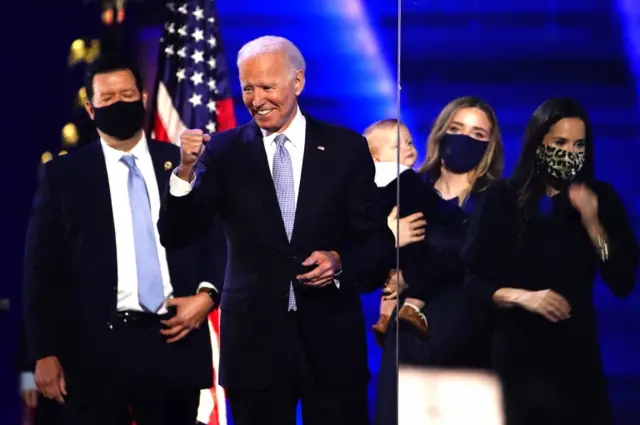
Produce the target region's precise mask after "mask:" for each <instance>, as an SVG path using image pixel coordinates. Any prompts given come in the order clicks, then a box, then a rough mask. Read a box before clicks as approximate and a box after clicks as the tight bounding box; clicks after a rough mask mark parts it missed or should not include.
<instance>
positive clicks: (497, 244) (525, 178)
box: [463, 98, 638, 425]
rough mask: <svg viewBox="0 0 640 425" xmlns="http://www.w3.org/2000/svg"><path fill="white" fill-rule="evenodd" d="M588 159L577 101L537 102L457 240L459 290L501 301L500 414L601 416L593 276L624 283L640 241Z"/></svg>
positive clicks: (522, 423) (520, 420) (497, 347)
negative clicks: (514, 150) (501, 177)
mask: <svg viewBox="0 0 640 425" xmlns="http://www.w3.org/2000/svg"><path fill="white" fill-rule="evenodd" d="M593 163H594V150H593V136H592V132H591V127H590V124H589V120H588V117H587V114H586V112H585V111H584V109H583V108H582V107H581V106H580V105H579V104H578V103H576V102H575V101H573V100H570V99H563V98H556V99H551V100H548V101H546V102H544V103H543V104H542V105H540V106H539V107H538V109H536V111H535V112H534V113H533V116H532V117H531V120H530V122H529V125H528V127H527V130H526V134H525V140H524V147H523V150H522V154H521V156H520V160H519V162H518V164H517V166H516V169H515V172H514V174H513V177H512V178H511V179H510V180H508V181H499V182H496V183H495V184H494V185H492V187H490V188H489V189H488V190H487V195H486V197H485V199H484V200H483V203H482V205H480V206H479V212H478V214H477V215H476V216H475V218H474V221H473V223H472V226H471V230H470V237H469V241H468V244H467V245H466V246H465V249H464V250H463V257H464V258H465V260H466V261H467V263H468V267H469V269H470V274H469V275H468V282H467V283H468V287H469V289H470V290H471V291H473V293H474V294H475V295H476V296H477V297H479V298H480V299H482V300H485V301H486V302H487V303H491V304H493V305H497V306H499V307H502V308H500V309H499V310H498V316H497V317H496V328H495V334H494V350H493V360H494V365H495V368H496V369H497V371H498V373H499V374H500V376H501V378H502V381H503V386H504V388H503V391H504V397H505V403H506V413H507V421H508V424H509V425H528V424H531V425H534V424H535V425H538V424H545V425H552V424H562V425H567V424H581V425H587V424H593V425H596V424H597V425H606V424H610V423H611V414H610V408H609V405H608V401H607V396H606V392H605V380H604V375H603V372H602V361H601V358H600V350H599V347H598V338H597V333H596V317H595V316H596V314H595V309H594V305H593V286H594V281H595V275H596V273H597V272H600V274H601V276H602V278H603V280H604V281H605V283H606V284H607V285H608V286H609V288H610V289H611V290H612V291H613V293H614V294H616V295H617V296H619V297H622V296H625V295H627V294H629V292H631V290H632V288H633V285H634V278H635V274H636V268H637V265H638V244H637V241H636V239H635V237H634V235H633V232H632V230H631V227H630V225H629V221H628V219H627V217H626V214H625V210H624V207H623V205H622V203H621V202H620V199H619V198H618V196H617V195H616V192H615V191H614V189H613V188H612V187H611V186H610V185H608V184H606V183H604V182H601V181H598V180H596V179H595V175H594V166H593Z"/></svg>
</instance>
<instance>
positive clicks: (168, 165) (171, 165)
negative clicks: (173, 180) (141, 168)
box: [164, 161, 173, 171]
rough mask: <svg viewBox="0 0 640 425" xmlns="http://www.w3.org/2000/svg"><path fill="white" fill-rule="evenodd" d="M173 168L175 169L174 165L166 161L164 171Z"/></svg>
mask: <svg viewBox="0 0 640 425" xmlns="http://www.w3.org/2000/svg"><path fill="white" fill-rule="evenodd" d="M171 168H173V164H172V163H171V161H165V163H164V171H169V170H170V169H171Z"/></svg>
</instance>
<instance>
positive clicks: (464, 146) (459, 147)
mask: <svg viewBox="0 0 640 425" xmlns="http://www.w3.org/2000/svg"><path fill="white" fill-rule="evenodd" d="M488 146H489V142H483V141H480V140H477V139H474V138H473V137H471V136H467V135H466V134H445V135H444V136H442V139H440V158H442V160H443V161H444V167H445V168H446V169H447V170H449V171H451V172H452V173H455V174H464V173H466V172H469V171H471V170H473V169H474V168H476V167H477V166H478V164H479V163H480V161H481V160H482V157H483V156H484V153H485V152H486V151H487V147H488Z"/></svg>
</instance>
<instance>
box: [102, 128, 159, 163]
mask: <svg viewBox="0 0 640 425" xmlns="http://www.w3.org/2000/svg"><path fill="white" fill-rule="evenodd" d="M100 143H101V144H102V152H104V157H105V159H106V160H107V161H113V162H118V161H120V158H122V157H123V156H124V155H127V154H129V155H133V156H134V157H135V158H136V159H138V160H139V159H141V158H142V156H146V155H149V144H148V142H147V136H146V135H145V134H144V132H143V133H142V137H141V138H140V141H139V142H138V143H137V144H136V145H135V146H134V147H133V149H131V150H130V151H129V152H123V151H121V150H118V149H115V148H112V147H111V146H109V145H108V144H107V142H105V141H104V140H103V139H102V138H100Z"/></svg>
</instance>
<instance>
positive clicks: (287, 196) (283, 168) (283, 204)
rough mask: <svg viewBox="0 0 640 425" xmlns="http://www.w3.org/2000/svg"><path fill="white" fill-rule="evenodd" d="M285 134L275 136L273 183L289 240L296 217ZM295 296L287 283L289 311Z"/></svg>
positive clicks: (295, 307)
mask: <svg viewBox="0 0 640 425" xmlns="http://www.w3.org/2000/svg"><path fill="white" fill-rule="evenodd" d="M286 141H287V136H285V135H284V134H279V135H277V136H276V139H275V142H276V153H275V154H274V156H273V185H274V186H275V188H276V195H277V196H278V204H279V205H280V213H281V214H282V222H283V223H284V230H285V231H286V232H287V238H288V239H289V242H291V235H292V234H293V223H294V222H295V219H296V192H295V188H294V184H293V166H292V165H291V156H290V155H289V151H287V148H286V147H285V146H284V144H285V142H286ZM297 309H298V307H297V305H296V297H295V294H294V293H293V284H291V283H290V284H289V311H296V310H297Z"/></svg>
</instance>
